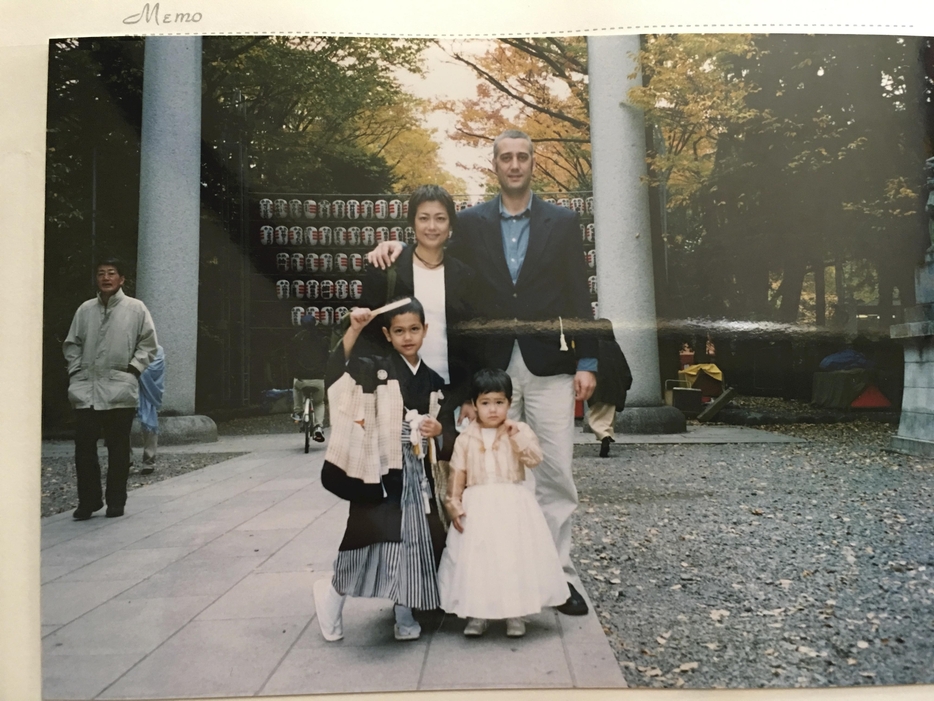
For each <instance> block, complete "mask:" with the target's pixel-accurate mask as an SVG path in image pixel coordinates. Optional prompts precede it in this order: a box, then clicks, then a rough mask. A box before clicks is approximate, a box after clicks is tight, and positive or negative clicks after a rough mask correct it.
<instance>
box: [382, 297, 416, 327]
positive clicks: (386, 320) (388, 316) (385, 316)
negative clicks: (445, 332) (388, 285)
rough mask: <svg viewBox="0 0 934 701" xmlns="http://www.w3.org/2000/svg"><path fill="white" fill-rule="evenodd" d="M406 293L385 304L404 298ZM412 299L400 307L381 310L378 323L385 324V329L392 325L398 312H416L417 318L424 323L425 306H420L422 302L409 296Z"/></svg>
mask: <svg viewBox="0 0 934 701" xmlns="http://www.w3.org/2000/svg"><path fill="white" fill-rule="evenodd" d="M407 296H408V295H403V296H401V297H396V298H394V299H391V300H389V301H388V302H386V304H392V303H393V302H397V301H398V300H400V299H405V298H406V297H407ZM410 299H411V300H412V301H411V302H409V303H408V304H403V305H402V306H401V307H397V308H396V309H390V310H389V311H388V312H383V313H382V314H381V315H380V324H381V325H382V326H385V327H386V328H387V329H388V328H390V327H391V326H392V320H393V319H395V318H396V317H397V316H399V315H400V314H418V318H419V319H421V322H422V324H424V323H425V308H424V307H423V306H422V303H421V302H419V301H418V300H417V299H415V297H410Z"/></svg>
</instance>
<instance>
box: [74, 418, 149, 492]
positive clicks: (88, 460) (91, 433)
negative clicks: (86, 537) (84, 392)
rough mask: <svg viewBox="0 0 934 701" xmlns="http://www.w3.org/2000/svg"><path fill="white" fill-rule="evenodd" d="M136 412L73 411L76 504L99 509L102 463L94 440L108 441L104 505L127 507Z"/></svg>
mask: <svg viewBox="0 0 934 701" xmlns="http://www.w3.org/2000/svg"><path fill="white" fill-rule="evenodd" d="M134 416H136V409H109V410H107V411H97V410H95V409H76V410H75V417H76V418H77V425H76V427H75V472H76V473H77V476H78V503H79V504H80V505H82V506H87V507H91V508H94V507H97V508H100V506H99V505H100V504H102V503H103V502H102V499H101V496H102V495H101V464H100V462H99V461H98V459H97V441H98V439H99V438H100V437H101V433H103V435H104V440H105V441H107V492H106V498H107V505H108V506H124V505H125V504H126V480H127V476H128V475H129V473H130V428H131V427H132V425H133V417H134Z"/></svg>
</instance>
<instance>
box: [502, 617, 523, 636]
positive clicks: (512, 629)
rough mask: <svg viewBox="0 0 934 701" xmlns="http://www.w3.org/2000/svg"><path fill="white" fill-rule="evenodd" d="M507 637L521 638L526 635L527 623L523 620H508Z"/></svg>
mask: <svg viewBox="0 0 934 701" xmlns="http://www.w3.org/2000/svg"><path fill="white" fill-rule="evenodd" d="M506 635H507V636H508V637H510V638H521V637H522V636H523V635H525V621H523V620H522V619H521V618H507V619H506Z"/></svg>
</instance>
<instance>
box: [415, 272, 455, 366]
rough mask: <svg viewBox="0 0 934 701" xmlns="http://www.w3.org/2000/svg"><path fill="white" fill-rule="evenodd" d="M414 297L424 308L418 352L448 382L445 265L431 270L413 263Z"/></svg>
mask: <svg viewBox="0 0 934 701" xmlns="http://www.w3.org/2000/svg"><path fill="white" fill-rule="evenodd" d="M412 277H413V282H414V284H415V297H416V298H417V299H418V301H419V302H421V303H422V306H423V307H424V308H425V323H426V324H428V333H427V334H425V342H424V343H423V344H422V348H421V350H420V351H419V355H420V356H421V358H422V360H423V361H425V364H426V365H427V366H428V367H430V368H431V369H432V370H434V371H435V372H436V373H438V374H439V375H441V379H443V380H444V383H445V384H450V383H451V376H450V373H449V371H448V324H447V315H446V314H445V311H444V309H445V304H444V302H445V300H444V266H443V265H441V266H438V267H437V268H434V269H432V270H427V269H425V268H422V267H420V266H418V265H416V264H415V263H413V264H412Z"/></svg>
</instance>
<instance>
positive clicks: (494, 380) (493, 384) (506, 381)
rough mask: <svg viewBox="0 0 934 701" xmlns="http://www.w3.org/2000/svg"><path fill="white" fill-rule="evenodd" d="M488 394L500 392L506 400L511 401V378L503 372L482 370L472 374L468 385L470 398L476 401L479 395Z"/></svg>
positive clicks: (488, 369)
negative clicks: (471, 379)
mask: <svg viewBox="0 0 934 701" xmlns="http://www.w3.org/2000/svg"><path fill="white" fill-rule="evenodd" d="M490 392H502V393H503V394H505V395H506V399H508V400H509V401H510V402H511V401H512V378H511V377H509V374H508V373H507V372H506V371H505V370H493V369H491V368H484V369H483V370H478V371H477V372H476V373H475V374H474V376H473V381H472V382H471V383H470V398H471V399H472V400H473V401H477V398H478V397H479V396H480V395H481V394H488V393H490Z"/></svg>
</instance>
